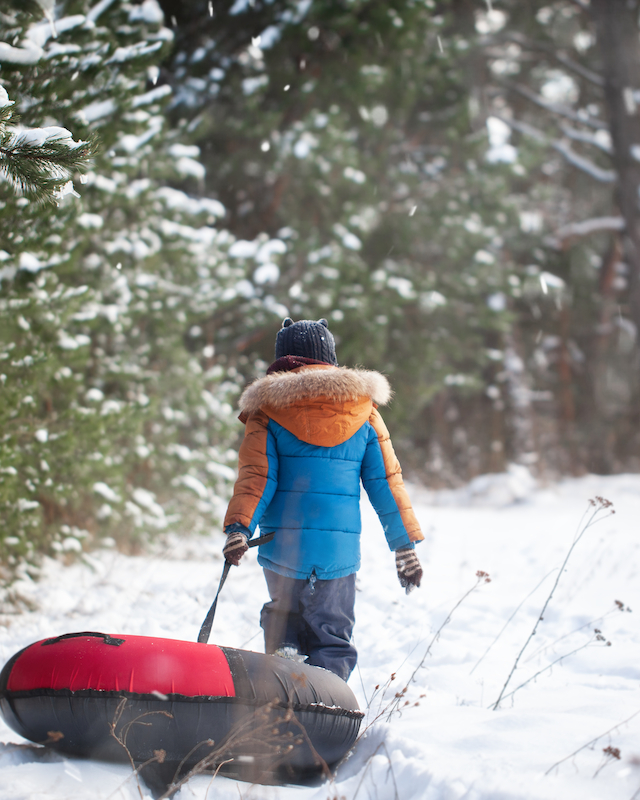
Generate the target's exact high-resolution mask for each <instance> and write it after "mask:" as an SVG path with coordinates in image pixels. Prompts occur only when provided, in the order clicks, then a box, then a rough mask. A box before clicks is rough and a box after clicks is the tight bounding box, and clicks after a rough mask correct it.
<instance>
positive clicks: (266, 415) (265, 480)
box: [225, 365, 423, 580]
mask: <svg viewBox="0 0 640 800" xmlns="http://www.w3.org/2000/svg"><path fill="white" fill-rule="evenodd" d="M389 396H390V389H389V385H388V383H387V381H386V379H385V378H383V376H381V375H379V374H378V373H376V372H369V371H365V370H351V369H345V368H340V367H332V366H325V365H322V366H319V365H318V366H305V367H302V368H299V369H295V370H293V371H291V372H278V373H275V374H273V375H269V376H267V377H266V378H261V379H260V380H258V381H256V382H255V383H254V384H252V385H251V386H250V387H249V388H248V389H247V390H246V391H245V392H244V394H243V396H242V398H241V401H240V405H241V409H242V412H243V413H242V416H241V419H243V420H244V421H245V424H246V430H245V438H244V441H243V444H242V447H241V449H240V470H239V476H238V480H237V482H236V486H235V490H234V496H233V499H232V500H231V503H230V504H229V509H228V511H227V516H226V519H225V528H226V529H229V528H230V527H231V526H233V529H240V530H245V531H246V532H247V535H253V533H254V532H255V530H256V527H257V526H258V525H259V526H260V531H261V533H262V534H264V533H269V532H275V536H274V538H273V540H272V541H271V542H270V543H268V544H266V545H262V546H261V547H260V550H259V556H258V561H259V563H260V564H261V565H262V566H264V567H266V568H267V569H270V570H273V571H274V572H277V573H280V574H282V575H287V576H289V577H292V578H308V577H309V576H310V575H311V574H312V573H315V574H316V576H317V577H318V578H320V579H322V580H329V579H332V578H339V577H343V576H345V575H350V574H351V573H353V572H356V571H357V570H358V568H359V567H360V531H361V522H360V482H361V481H362V483H363V484H364V487H365V489H366V491H367V493H368V495H369V498H370V500H371V503H372V505H373V507H374V508H375V509H376V511H377V513H378V515H379V517H380V520H381V522H382V526H383V529H384V532H385V535H386V538H387V541H388V543H389V547H390V548H391V549H392V550H397V549H401V548H408V547H413V546H414V543H415V542H416V541H420V540H421V539H422V538H423V537H422V533H421V532H420V527H419V525H418V522H417V520H416V518H415V515H414V514H413V510H412V508H411V503H410V502H409V498H408V495H407V492H406V490H405V487H404V484H403V482H402V475H401V471H400V465H399V464H398V460H397V458H396V457H395V454H394V452H393V448H392V446H391V442H390V439H389V434H388V431H387V429H386V427H385V425H384V422H383V421H382V418H381V416H380V414H379V413H378V411H377V409H376V407H375V404H376V403H385V402H387V401H388V399H389Z"/></svg>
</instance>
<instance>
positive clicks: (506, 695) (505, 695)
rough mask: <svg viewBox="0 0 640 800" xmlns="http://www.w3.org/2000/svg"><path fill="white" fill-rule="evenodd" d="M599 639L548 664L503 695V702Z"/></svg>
mask: <svg viewBox="0 0 640 800" xmlns="http://www.w3.org/2000/svg"><path fill="white" fill-rule="evenodd" d="M597 639H598V637H597V636H592V637H591V639H589V641H588V642H586V643H585V644H581V645H580V647H576V649H575V650H571V652H570V653H565V654H564V655H562V656H559V657H558V658H556V660H555V661H552V662H551V663H550V664H547V666H546V667H543V668H542V669H540V670H538V672H536V674H535V675H532V676H531V677H530V678H527V680H526V681H524V683H521V684H520V686H517V687H516V688H515V689H513V690H512V691H511V692H509V693H508V694H503V695H502V698H501V699H502V700H506V699H507V698H508V697H513V695H514V694H515V693H516V692H519V691H520V689H522V688H523V687H525V686H526V685H527V684H529V683H531V681H534V680H535V679H536V678H537V677H539V676H540V675H542V674H543V673H544V672H546V671H547V670H549V669H552V667H555V665H556V664H559V663H560V662H561V661H564V660H565V658H569V657H570V656H574V655H575V654H576V653H579V652H580V650H584V649H585V648H586V647H589V646H590V645H592V644H593V643H594V642H595V641H596V640H597ZM600 641H601V639H600ZM609 644H611V642H609V643H605V644H603V645H601V646H602V647H608V646H609Z"/></svg>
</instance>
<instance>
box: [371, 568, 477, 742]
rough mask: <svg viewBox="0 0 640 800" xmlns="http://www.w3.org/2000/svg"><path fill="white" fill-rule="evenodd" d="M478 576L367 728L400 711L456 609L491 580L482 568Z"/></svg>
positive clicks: (388, 682)
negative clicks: (413, 667)
mask: <svg viewBox="0 0 640 800" xmlns="http://www.w3.org/2000/svg"><path fill="white" fill-rule="evenodd" d="M476 577H477V580H476V582H475V583H474V584H473V586H472V587H471V588H470V589H468V590H467V591H466V592H465V593H464V594H463V595H462V597H461V598H460V599H459V600H458V602H457V603H456V604H455V605H454V606H453V608H452V609H451V611H449V613H448V614H447V616H446V618H445V620H444V622H443V623H442V624H441V625H440V627H439V628H438V630H437V631H436V632H435V633H434V635H433V637H432V639H431V641H430V642H429V645H428V647H427V649H426V650H425V651H424V655H423V656H422V658H421V660H420V663H419V664H418V666H417V667H416V668H415V669H414V670H413V672H412V673H411V675H410V677H409V680H408V681H407V682H406V684H405V686H404V688H403V689H402V690H401V691H400V692H396V695H395V697H394V698H393V700H392V701H391V702H390V703H388V704H387V706H385V708H384V709H382V710H381V711H379V712H378V714H377V716H376V717H375V719H374V720H373V721H372V722H371V723H370V724H369V725H367V728H369V727H371V725H373V724H374V723H375V722H377V721H378V720H379V719H380V717H384V716H386V717H387V720H389V719H390V718H391V715H392V714H393V713H394V712H395V711H398V708H399V706H400V703H401V702H402V700H404V699H405V695H406V692H407V689H408V688H409V686H410V685H411V684H412V683H413V682H414V681H415V677H416V675H417V674H418V671H419V670H421V669H422V667H423V666H424V663H425V661H426V660H427V658H428V657H429V655H430V654H431V648H432V647H433V645H434V644H435V643H436V642H437V641H438V639H439V638H440V634H441V633H442V631H443V629H444V628H445V627H446V626H447V625H448V624H449V623H450V622H451V618H452V617H453V614H454V613H455V611H456V610H457V609H458V608H459V607H460V606H461V605H462V603H464V601H465V600H466V599H467V597H469V595H470V594H471V593H472V592H474V591H475V590H476V589H477V588H478V586H479V585H480V584H481V583H487V582H489V581H490V580H491V579H490V578H489V576H488V574H487V573H486V572H482V571H481V570H479V571H478V572H476ZM394 677H395V673H393V675H392V679H393V678H394ZM390 682H391V681H390V680H389V681H387V684H386V687H385V689H384V691H383V693H382V696H383V697H384V694H385V692H386V691H387V689H388V688H389V684H390ZM365 730H366V729H365Z"/></svg>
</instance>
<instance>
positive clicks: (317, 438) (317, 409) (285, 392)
mask: <svg viewBox="0 0 640 800" xmlns="http://www.w3.org/2000/svg"><path fill="white" fill-rule="evenodd" d="M390 399H391V388H390V386H389V382H388V381H387V379H386V378H385V377H384V376H383V375H381V374H380V373H378V372H373V371H371V370H363V369H349V368H347V367H333V366H330V365H326V366H325V365H324V364H322V365H312V366H305V367H298V369H294V370H291V371H289V372H276V373H274V374H272V375H267V376H266V377H264V378H259V379H258V380H257V381H255V382H254V383H252V384H251V385H250V386H248V387H247V389H245V391H244V392H243V394H242V396H241V397H240V410H241V412H242V413H241V415H240V419H241V420H243V421H246V419H247V418H248V416H249V415H250V414H253V413H255V412H257V411H262V412H263V413H264V414H266V415H267V416H268V417H269V418H270V419H273V420H274V421H275V422H277V423H278V424H280V425H282V427H283V428H286V429H287V430H288V431H290V432H291V433H292V434H293V435H294V436H296V437H297V438H298V439H300V440H302V441H303V442H307V443H308V444H314V445H319V446H321V447H333V446H335V445H338V444H342V442H345V441H346V440H347V439H349V438H350V437H351V436H353V434H354V433H355V432H356V431H357V430H359V429H360V428H361V427H362V425H364V423H365V422H366V421H367V420H368V419H369V417H370V416H371V412H372V410H373V408H374V406H377V405H385V404H386V403H388V402H389V400H390Z"/></svg>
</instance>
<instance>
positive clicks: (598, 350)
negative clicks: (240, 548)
mask: <svg viewBox="0 0 640 800" xmlns="http://www.w3.org/2000/svg"><path fill="white" fill-rule="evenodd" d="M639 6H640V3H638V1H637V0H526V2H523V0H493V2H490V0H397V2H393V3H389V2H386V0H385V1H383V0H380V1H378V0H316V2H310V1H308V0H192V1H191V2H188V3H185V2H179V1H178V0H143V1H142V2H135V0H132V1H131V2H124V0H58V1H57V2H54V0H3V3H2V8H1V9H0V177H1V183H0V331H1V335H0V392H1V394H0V397H1V400H2V402H1V403H0V435H1V437H2V438H1V441H2V449H1V451H0V509H1V510H2V519H3V526H2V530H1V532H0V565H1V570H2V572H1V577H2V579H3V580H10V579H11V577H12V576H14V575H15V573H16V570H17V571H18V572H20V571H21V570H25V569H27V570H28V569H30V568H31V566H30V565H33V564H34V563H36V562H37V558H38V555H39V554H41V553H47V554H50V555H52V554H55V553H60V554H62V555H63V556H64V555H65V554H67V555H68V557H69V558H72V556H73V555H74V553H77V552H81V551H82V550H84V549H90V548H91V546H92V544H95V543H96V542H98V541H99V542H106V541H111V542H113V543H118V544H119V545H120V546H121V547H124V548H128V549H129V550H130V551H131V552H135V551H136V549H137V548H140V547H141V546H142V545H143V544H144V542H145V540H146V539H147V538H148V537H149V536H153V534H154V533H155V532H162V531H166V530H168V529H170V530H171V531H172V532H189V533H191V532H198V531H202V532H210V531H215V530H220V517H221V513H222V512H223V510H224V507H225V505H226V499H227V498H228V495H229V491H230V487H231V486H232V483H233V480H234V477H235V466H236V461H237V446H238V442H239V438H240V436H241V433H242V431H241V428H242V426H241V425H240V423H239V422H237V419H236V416H237V410H236V401H237V398H238V395H239V393H240V391H241V390H242V388H243V387H244V386H245V385H246V383H247V382H248V381H249V380H251V379H252V378H254V377H256V376H257V375H261V374H264V370H265V368H266V366H267V365H268V364H269V363H270V362H271V361H272V360H273V343H274V338H275V334H276V332H277V331H278V329H279V328H280V325H281V322H282V319H283V318H284V317H285V316H291V317H293V318H294V319H318V318H320V317H325V318H326V319H327V320H328V321H329V326H330V328H331V330H332V332H333V333H334V334H335V337H336V341H337V350H338V358H339V361H340V363H341V364H345V365H362V366H365V367H368V368H372V369H377V370H380V371H381V372H383V373H385V374H386V375H387V376H388V377H389V379H390V382H391V384H392V387H393V389H394V391H395V398H394V401H393V403H392V405H391V407H390V409H389V410H388V411H387V412H386V415H385V418H386V421H387V424H388V426H389V428H390V430H391V433H392V436H393V438H394V442H395V445H396V450H397V451H398V454H399V457H400V460H401V462H402V464H403V467H404V470H405V474H406V475H407V476H409V477H410V478H411V479H412V480H414V481H416V482H423V483H424V484H425V485H427V486H429V487H431V488H454V487H457V486H460V485H462V484H463V483H465V482H467V481H469V480H471V479H472V478H474V477H476V476H478V475H483V474H486V473H501V472H505V471H506V470H507V469H509V468H510V467H512V466H513V465H516V466H520V467H523V468H526V469H527V470H529V472H530V473H531V474H532V475H534V476H536V477H541V478H545V479H555V478H558V477H562V476H579V475H584V474H586V473H596V474H614V473H620V472H638V471H640V418H639V415H640V382H639V380H638V363H639V356H640V349H639V348H640V342H639V341H638V336H637V331H638V328H639V327H640V207H639V204H638V187H639V186H640V38H639V30H638V28H639V22H638V19H639V11H640V8H639Z"/></svg>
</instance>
